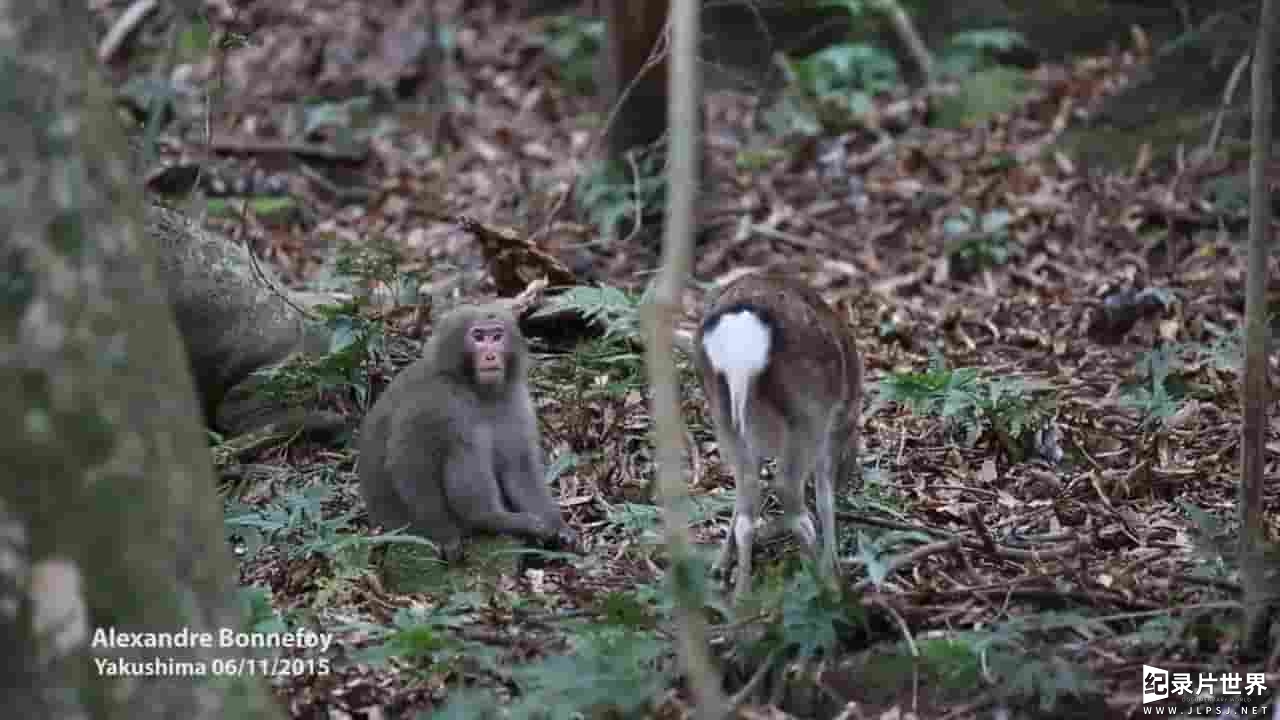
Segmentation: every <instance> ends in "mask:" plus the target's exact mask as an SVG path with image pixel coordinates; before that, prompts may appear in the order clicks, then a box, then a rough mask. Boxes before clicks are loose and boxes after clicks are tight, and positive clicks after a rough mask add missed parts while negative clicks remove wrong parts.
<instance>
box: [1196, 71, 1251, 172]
mask: <svg viewBox="0 0 1280 720" xmlns="http://www.w3.org/2000/svg"><path fill="white" fill-rule="evenodd" d="M1250 57H1251V53H1245V54H1244V55H1242V56H1240V59H1239V60H1237V61H1236V66H1235V67H1233V68H1231V75H1230V77H1228V78H1227V86H1226V87H1225V88H1223V90H1222V104H1221V105H1219V106H1218V111H1217V112H1216V113H1214V114H1213V127H1212V128H1211V129H1210V130H1209V139H1208V140H1207V141H1205V144H1204V150H1203V151H1202V153H1203V154H1202V157H1203V158H1204V159H1205V160H1208V159H1209V158H1210V157H1212V156H1213V153H1214V152H1216V151H1217V149H1218V141H1219V140H1220V139H1221V138H1222V120H1223V118H1225V117H1226V114H1227V109H1228V108H1230V107H1231V103H1232V101H1233V100H1235V96H1236V88H1237V87H1239V86H1240V78H1241V77H1243V76H1244V69H1245V68H1247V67H1249V58H1250Z"/></svg>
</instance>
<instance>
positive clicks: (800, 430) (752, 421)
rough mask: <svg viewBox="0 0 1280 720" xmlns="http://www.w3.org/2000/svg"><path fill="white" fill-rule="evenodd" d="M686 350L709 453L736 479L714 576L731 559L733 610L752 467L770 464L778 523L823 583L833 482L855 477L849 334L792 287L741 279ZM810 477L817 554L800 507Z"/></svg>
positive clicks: (856, 421)
mask: <svg viewBox="0 0 1280 720" xmlns="http://www.w3.org/2000/svg"><path fill="white" fill-rule="evenodd" d="M694 351H695V356H696V363H697V367H698V374H699V376H700V378H701V380H702V387H703V389H704V391H705V393H706V395H707V402H708V404H709V405H710V407H711V414H712V420H713V422H714V424H715V431H716V439H717V441H718V443H719V446H720V456H721V458H723V459H724V460H725V461H726V462H727V463H728V464H729V465H730V466H731V467H732V468H733V473H734V478H735V480H736V482H737V502H736V504H735V506H734V511H733V521H732V523H731V526H730V529H729V535H728V537H727V538H726V539H725V542H724V545H723V547H722V549H721V552H720V555H719V557H718V559H717V561H716V563H715V570H716V571H717V573H719V574H722V575H723V574H726V573H727V570H728V568H729V567H730V566H731V565H733V564H735V562H736V566H737V567H736V571H735V575H734V578H733V594H734V599H735V601H737V600H740V599H741V598H742V597H743V596H744V595H745V594H746V593H748V592H750V588H751V552H752V542H753V540H754V537H755V532H756V519H757V515H758V513H759V511H760V494H761V490H760V461H761V460H762V459H763V458H764V457H766V456H776V457H778V458H779V460H780V468H779V470H780V471H779V474H778V478H777V479H776V481H775V482H774V485H775V490H776V492H777V494H778V499H779V501H780V503H781V505H782V512H783V516H782V518H781V519H782V522H783V523H784V525H785V527H786V528H787V529H789V530H790V531H791V532H792V533H793V534H794V535H795V536H796V538H797V540H799V541H800V543H801V544H802V546H803V547H804V548H805V549H806V550H807V551H808V552H809V554H810V555H811V557H812V558H813V560H814V562H816V563H817V566H818V568H819V570H820V571H821V572H823V573H824V574H825V576H826V577H828V578H834V577H835V575H836V571H837V563H836V527H835V482H836V480H837V479H843V478H845V477H847V476H848V474H849V473H850V472H851V471H853V470H854V469H855V468H856V463H857V456H858V450H859V436H858V431H859V425H860V416H861V406H862V360H861V358H860V357H859V356H858V351H857V348H856V346H855V344H854V339H853V335H852V333H851V332H850V330H849V327H848V325H846V324H845V323H844V322H843V321H842V320H841V319H840V317H839V316H838V315H836V313H835V312H834V311H833V310H832V309H831V307H830V306H828V305H827V303H826V302H825V301H824V300H823V299H822V297H821V296H820V295H818V293H817V292H816V291H815V290H813V289H812V288H811V287H808V286H807V285H805V284H803V283H801V282H798V281H796V280H791V279H788V278H784V277H780V276H776V275H762V274H752V275H746V276H743V277H741V278H739V279H738V280H735V281H734V282H732V283H730V284H729V285H728V286H726V287H725V288H724V290H723V291H722V292H721V294H720V296H719V297H718V298H717V299H716V301H715V303H714V304H713V305H712V306H711V307H710V308H709V309H708V310H707V313H706V317H705V318H704V319H703V321H702V325H701V326H700V327H699V329H698V332H697V335H696V337H695V341H694ZM811 475H812V476H813V477H814V484H815V493H814V494H815V496H816V499H817V508H818V521H819V525H820V527H821V531H822V544H821V548H820V549H819V546H818V543H817V537H816V531H815V529H814V524H813V519H812V518H811V517H810V515H809V512H808V510H807V509H806V508H805V484H806V482H807V480H808V478H809V476H811ZM735 549H736V551H737V552H736V556H735V554H734V551H735Z"/></svg>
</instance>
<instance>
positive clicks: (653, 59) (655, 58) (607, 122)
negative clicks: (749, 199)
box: [530, 20, 675, 241]
mask: <svg viewBox="0 0 1280 720" xmlns="http://www.w3.org/2000/svg"><path fill="white" fill-rule="evenodd" d="M670 37H671V21H670V20H668V21H667V30H666V32H664V33H663V34H662V38H661V39H660V40H659V42H658V43H656V44H655V45H654V46H653V51H652V52H650V53H649V58H648V59H647V60H645V61H644V65H643V66H641V67H640V72H637V73H636V76H635V77H633V78H631V82H629V83H627V86H626V87H625V88H623V90H622V92H621V93H619V95H618V97H617V99H616V100H615V101H614V103H613V107H611V108H609V115H608V116H607V117H606V118H605V119H604V124H603V125H601V126H600V132H599V133H598V134H597V135H596V137H595V139H593V140H592V141H591V145H590V147H588V148H587V155H591V154H594V153H595V151H596V149H597V148H599V147H600V143H601V142H603V141H604V139H605V138H606V137H608V136H609V130H610V129H612V128H613V124H614V122H616V121H617V119H618V113H619V112H621V110H622V106H623V105H624V104H626V102H627V98H629V97H631V93H632V92H634V91H635V89H636V86H637V85H639V84H640V81H641V80H642V79H644V76H645V75H647V74H648V73H649V71H650V70H652V69H653V68H655V67H657V66H658V64H659V63H661V62H662V60H663V58H664V57H665V56H666V54H667V47H668V45H669V44H670ZM674 70H675V69H674V67H673V68H672V71H673V73H674ZM667 127H668V128H670V127H671V126H670V125H668V126H667ZM668 132H670V131H668ZM577 181H578V179H577V177H575V178H574V179H572V180H570V181H569V187H568V188H566V189H565V191H564V192H563V193H561V195H560V197H559V198H558V199H557V200H556V204H555V205H553V206H552V208H551V212H549V213H547V221H546V222H545V223H543V225H542V229H541V230H538V231H537V232H534V233H533V234H532V235H530V239H531V240H535V241H536V240H537V239H538V238H540V237H542V236H543V235H546V234H548V233H550V232H551V226H552V224H554V223H555V221H556V218H557V217H558V216H559V215H560V211H561V210H563V209H564V205H565V203H566V202H568V200H569V198H570V197H571V196H572V195H573V187H574V185H575V184H577Z"/></svg>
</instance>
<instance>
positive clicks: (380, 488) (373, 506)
mask: <svg viewBox="0 0 1280 720" xmlns="http://www.w3.org/2000/svg"><path fill="white" fill-rule="evenodd" d="M528 366H529V351H528V347H527V341H526V340H525V337H524V335H523V334H522V333H521V332H520V328H519V326H518V325H517V324H516V319H515V316H514V315H513V314H512V312H511V310H509V309H508V308H507V307H506V306H505V305H502V304H499V303H493V304H488V305H466V306H462V307H459V308H456V309H454V310H452V311H450V312H449V313H448V314H447V315H445V316H444V317H443V318H441V320H440V321H439V323H438V326H437V327H436V329H435V331H434V332H433V333H432V335H431V337H430V338H429V339H428V341H427V344H426V347H425V348H424V349H423V353H422V356H421V357H420V358H418V359H417V360H416V361H414V362H413V363H411V364H410V365H409V366H408V367H406V368H405V369H404V370H402V371H401V372H400V373H399V374H398V375H396V377H395V379H394V380H392V382H391V384H390V385H388V386H387V388H386V390H384V391H383V393H382V394H381V396H379V398H378V400H377V401H376V402H375V403H374V405H373V408H372V409H371V410H370V411H369V413H368V414H367V415H366V416H365V419H364V422H363V423H362V425H361V429H360V439H359V446H360V459H359V468H358V473H359V476H360V492H361V495H362V496H363V497H364V501H365V505H366V506H367V507H368V510H369V517H370V519H371V520H372V521H373V522H375V523H376V524H379V525H381V526H382V527H384V528H386V529H396V528H401V527H406V526H407V527H408V528H409V530H410V532H412V533H414V534H416V535H420V536H423V537H425V538H427V539H429V540H431V541H433V542H435V543H436V544H437V545H438V546H439V547H440V548H441V549H442V551H443V554H444V556H445V558H446V559H454V558H456V557H458V555H459V553H460V547H461V541H462V540H463V539H464V538H466V537H467V536H469V535H472V534H482V533H483V534H504V535H513V536H517V537H521V538H524V539H526V540H534V541H539V542H542V543H546V544H550V545H558V546H561V547H573V546H575V545H576V540H577V538H576V535H575V533H574V532H573V531H572V530H571V529H569V528H568V526H567V525H565V523H564V520H563V519H562V518H561V517H560V510H559V508H558V506H557V505H556V503H555V501H554V500H553V499H552V497H551V493H550V491H549V489H548V488H547V485H546V483H545V482H544V480H543V476H544V461H543V456H542V448H541V439H540V436H539V432H538V421H537V417H536V416H535V414H534V407H533V399H532V397H531V396H530V394H529V385H528Z"/></svg>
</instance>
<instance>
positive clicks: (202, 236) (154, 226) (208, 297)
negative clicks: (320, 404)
mask: <svg viewBox="0 0 1280 720" xmlns="http://www.w3.org/2000/svg"><path fill="white" fill-rule="evenodd" d="M145 228H146V233H147V235H148V236H149V237H150V238H151V239H152V241H153V242H155V244H156V249H157V255H158V263H157V267H158V270H159V274H160V279H161V281H162V282H163V285H164V287H165V290H166V292H167V294H168V298H169V304H170V306H171V307H172V309H173V314H174V319H175V321H176V322H177V325H178V332H179V334H180V335H181V336H182V342H183V345H184V346H185V348H186V351H187V360H188V362H189V364H190V366H191V373H192V376H193V377H194V378H195V381H196V390H197V392H198V393H199V396H200V401H201V406H202V408H203V410H204V418H205V423H206V424H207V425H208V426H209V427H211V428H213V429H215V430H217V431H219V432H222V433H224V434H225V435H227V436H235V435H240V434H244V433H248V432H253V431H255V430H257V429H260V428H264V427H267V426H273V427H276V428H278V429H279V431H281V432H291V431H292V430H291V429H299V430H303V431H304V432H308V433H312V432H315V433H316V434H317V435H318V436H324V437H333V436H337V435H338V434H339V433H340V432H341V431H342V430H344V429H345V428H346V424H347V422H346V419H345V418H343V417H341V416H340V415H338V414H336V413H329V412H324V411H321V410H319V409H316V408H311V407H283V406H281V404H280V403H279V402H278V401H275V400H273V399H271V398H269V397H267V396H266V395H265V394H264V393H263V392H262V391H261V390H260V389H259V388H260V385H261V384H262V381H261V380H259V379H257V378H255V377H253V374H254V373H255V372H256V371H258V370H262V369H265V368H269V367H272V366H276V365H280V364H282V363H285V362H287V361H288V360H289V358H290V357H292V356H293V355H294V354H295V353H306V354H311V355H322V354H324V353H325V352H327V351H328V349H329V343H330V340H331V338H332V335H333V333H332V331H331V330H330V329H329V328H327V327H325V326H324V325H323V324H321V323H318V322H314V321H312V320H310V319H309V318H307V317H306V316H305V315H304V314H303V312H302V311H301V310H300V309H301V308H309V307H314V306H315V305H318V304H321V303H322V302H324V301H325V300H327V299H328V298H327V297H326V296H324V295H321V294H314V293H313V294H305V293H296V292H292V291H289V290H287V289H285V288H283V287H280V286H279V283H278V281H275V280H274V279H273V280H272V282H273V283H274V284H275V285H276V287H274V288H273V287H269V286H268V285H267V283H265V282H263V281H262V279H260V278H259V277H257V276H256V275H257V274H258V271H255V270H254V269H253V267H252V259H251V258H250V257H249V251H248V249H247V248H245V247H243V246H242V245H240V244H238V243H235V242H232V241H231V240H229V239H227V238H225V237H223V236H221V235H219V234H217V233H214V232H211V231H209V230H206V229H205V228H203V227H200V226H198V225H197V224H196V223H194V222H192V221H191V220H190V219H188V218H187V217H186V216H185V215H183V214H182V213H180V212H178V211H176V210H173V209H170V208H167V207H164V206H162V205H159V204H156V203H148V204H147V207H146V223H145ZM259 271H260V272H261V273H263V274H266V275H267V276H268V277H269V273H270V270H269V269H268V268H267V267H260V268H259Z"/></svg>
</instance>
